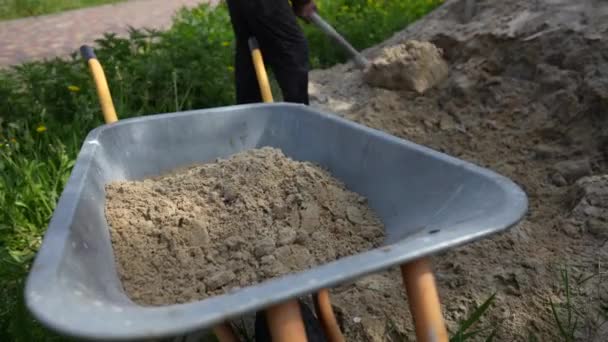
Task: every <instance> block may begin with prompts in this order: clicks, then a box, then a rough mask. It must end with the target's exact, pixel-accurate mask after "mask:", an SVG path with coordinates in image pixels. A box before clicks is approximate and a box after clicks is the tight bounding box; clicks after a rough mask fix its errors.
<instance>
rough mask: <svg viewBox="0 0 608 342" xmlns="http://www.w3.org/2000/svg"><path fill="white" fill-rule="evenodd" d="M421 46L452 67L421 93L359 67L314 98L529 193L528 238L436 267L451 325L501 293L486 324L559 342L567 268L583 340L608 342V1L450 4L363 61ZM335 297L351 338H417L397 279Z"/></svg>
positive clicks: (446, 257) (496, 241) (335, 71)
mask: <svg viewBox="0 0 608 342" xmlns="http://www.w3.org/2000/svg"><path fill="white" fill-rule="evenodd" d="M420 42H422V43H420ZM424 42H427V43H428V44H433V45H435V46H436V47H438V48H439V49H440V50H441V51H442V52H443V58H444V59H445V60H446V61H447V63H448V66H449V68H448V69H449V71H448V76H447V79H445V80H443V81H441V82H438V83H437V84H436V85H435V86H434V87H433V88H431V89H428V90H427V91H426V92H424V94H420V93H419V92H418V91H415V90H412V87H409V86H406V85H405V84H404V87H391V88H393V89H397V90H391V89H386V88H381V87H380V88H379V87H372V86H370V84H369V83H367V82H366V76H365V73H364V72H362V71H360V70H357V69H356V68H355V67H354V65H353V64H350V63H349V64H345V65H339V66H336V67H334V68H331V69H328V70H316V71H314V72H313V73H312V74H311V83H310V91H311V96H312V99H313V100H312V105H313V106H315V107H318V108H322V109H324V110H327V111H330V112H334V113H336V114H338V115H341V116H343V117H346V118H348V119H351V120H354V121H357V122H359V123H362V124H365V125H368V126H371V127H374V128H377V129H380V130H384V131H387V132H389V133H391V134H394V135H396V136H399V137H402V138H405V139H408V140H411V141H414V142H416V143H420V144H423V145H426V146H429V147H432V148H434V149H437V150H440V151H443V152H446V153H448V154H450V155H453V156H456V157H459V158H463V159H465V160H469V161H472V162H474V163H477V164H479V165H482V166H485V167H488V168H491V169H493V170H496V171H498V172H499V173H501V174H503V175H505V176H507V177H509V178H511V179H513V180H514V181H515V182H517V183H518V184H519V185H521V186H522V187H523V189H524V190H525V191H526V192H527V194H528V196H529V199H530V211H529V215H528V216H527V218H526V219H525V220H524V221H523V222H522V223H521V224H520V225H519V226H518V227H517V228H515V229H512V230H511V231H509V232H508V233H506V234H503V235H500V236H496V237H494V238H491V239H487V240H484V241H480V242H477V243H474V244H471V245H469V246H464V247H462V248H458V249H455V250H453V251H449V252H448V253H445V254H443V255H440V256H437V257H436V258H435V259H434V260H435V267H436V275H437V278H438V285H439V287H440V295H441V299H442V302H443V304H444V308H445V312H446V318H447V320H448V326H449V328H450V329H451V331H454V329H455V327H456V326H457V324H458V321H459V320H461V319H464V318H466V317H467V315H468V314H470V313H471V311H472V309H473V306H474V305H475V304H477V305H479V304H481V303H482V302H483V301H484V300H485V299H487V298H488V297H489V296H490V295H491V294H492V293H494V292H496V293H497V297H496V302H495V305H494V306H493V308H492V309H491V310H490V312H489V314H488V316H487V317H486V318H485V319H484V320H483V321H482V324H485V325H487V326H490V325H491V326H493V327H496V328H497V329H498V332H497V336H496V340H499V341H516V340H517V341H519V340H528V337H529V335H530V334H534V335H535V336H536V337H537V338H538V340H539V341H549V340H551V341H553V340H558V339H559V338H558V334H559V329H558V328H557V325H556V322H555V319H554V317H553V315H552V312H551V308H550V305H549V303H550V300H552V301H553V302H555V303H563V302H564V300H565V296H564V293H563V290H562V281H561V278H560V273H559V271H560V268H561V267H563V266H568V267H569V269H570V274H571V276H572V277H573V279H579V280H580V279H587V280H586V281H585V282H584V283H580V284H579V283H577V282H576V281H574V280H572V282H571V284H575V285H572V286H575V287H576V288H575V289H574V290H573V292H572V293H574V294H573V299H572V300H573V302H574V303H575V305H576V308H577V310H578V311H579V312H580V317H579V319H580V321H579V329H577V332H576V337H577V339H579V340H584V341H605V340H608V334H607V331H606V330H605V329H606V327H607V326H608V324H604V326H603V327H604V328H598V327H599V326H600V324H601V323H602V322H601V318H598V317H602V316H601V315H599V314H598V312H600V310H601V306H602V305H604V307H605V305H606V304H607V301H608V299H607V298H606V296H605V294H606V293H608V284H607V282H606V281H605V280H603V281H602V277H601V274H602V272H605V268H603V269H602V268H601V267H603V266H601V267H599V268H598V265H606V264H607V263H608V246H607V244H606V238H605V235H604V234H605V229H606V228H605V227H606V226H608V216H607V215H608V213H607V211H606V210H605V208H604V206H603V204H602V205H600V204H599V203H600V202H601V201H605V199H604V197H605V196H604V195H601V196H600V195H598V194H603V193H604V191H605V184H604V183H605V182H604V180H605V176H602V175H605V174H607V173H608V163H607V158H608V54H607V51H608V2H605V1H576V2H572V1H560V0H538V1H527V0H506V1H497V0H496V1H490V0H486V1H481V0H479V1H467V0H462V1H446V3H445V4H444V5H442V6H441V7H440V8H438V9H437V10H436V11H434V12H433V13H431V14H430V15H428V16H427V17H426V18H424V19H422V20H420V21H419V22H417V23H415V24H414V25H412V26H410V27H409V28H408V29H406V30H404V31H402V32H399V33H398V34H396V35H395V36H394V37H392V38H391V39H389V40H387V41H386V42H384V43H382V44H380V45H379V46H376V47H373V48H371V49H369V50H368V51H365V52H364V53H365V55H366V57H367V58H368V59H370V60H383V59H389V60H391V59H393V58H394V56H396V54H392V55H391V54H390V51H394V50H398V51H399V50H401V49H403V46H408V45H410V46H412V44H423V43H424ZM387 53H389V55H386V54H387ZM405 55H406V54H403V56H405ZM405 63H406V62H403V64H405ZM394 72H397V73H398V71H394ZM388 74H389V75H388V76H387V77H388V78H390V73H388ZM385 78H386V77H385ZM408 82H409V81H407V82H405V83H408ZM409 83H412V82H409ZM581 177H591V178H586V179H583V180H580V178H581ZM598 177H599V178H598ZM600 180H601V181H600ZM413 181H415V180H413ZM602 184H603V185H602ZM581 189H583V190H581ZM602 189H604V190H602ZM573 193H577V194H581V193H582V194H583V195H580V196H578V197H577V196H574V197H573V195H572V194H573ZM584 194H586V195H584ZM581 196H582V197H581ZM602 196H603V197H602ZM599 199H601V201H600V200H599ZM598 201H599V202H598ZM594 203H595V204H594ZM602 203H603V202H602ZM573 208H578V209H574V211H573ZM581 213H583V214H584V215H585V216H581V215H583V214H581ZM333 293H334V299H335V300H334V301H335V306H336V311H337V312H339V313H340V317H341V320H342V324H343V328H344V329H345V331H346V332H347V336H348V337H349V339H348V340H351V341H386V340H389V339H392V340H398V339H399V340H414V336H415V335H414V333H413V325H412V322H411V319H410V316H409V313H408V308H407V303H406V299H405V298H404V294H403V290H402V285H401V279H400V274H399V272H398V270H394V271H392V272H386V273H382V274H377V275H373V276H370V277H366V278H364V279H361V280H359V281H358V282H356V283H355V284H354V285H345V286H342V287H340V288H337V289H334V291H333ZM561 313H562V311H561V310H560V314H561ZM355 318H356V319H355ZM602 329H604V330H602Z"/></svg>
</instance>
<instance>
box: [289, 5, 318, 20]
mask: <svg viewBox="0 0 608 342" xmlns="http://www.w3.org/2000/svg"><path fill="white" fill-rule="evenodd" d="M293 9H294V12H295V13H296V15H297V16H298V17H300V18H302V19H304V20H306V21H310V17H312V15H313V14H314V13H315V12H316V11H317V5H316V4H315V2H314V0H310V1H308V2H307V3H302V4H294V6H293Z"/></svg>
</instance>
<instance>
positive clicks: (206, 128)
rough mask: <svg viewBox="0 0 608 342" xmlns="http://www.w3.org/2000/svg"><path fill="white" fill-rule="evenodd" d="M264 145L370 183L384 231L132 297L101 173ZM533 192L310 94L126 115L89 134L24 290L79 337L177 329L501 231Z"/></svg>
mask: <svg viewBox="0 0 608 342" xmlns="http://www.w3.org/2000/svg"><path fill="white" fill-rule="evenodd" d="M263 146H272V147H277V148H280V149H282V150H283V152H284V153H285V154H286V155H287V156H289V157H291V158H293V159H295V160H301V161H303V160H306V161H311V162H316V163H318V164H320V165H321V166H323V167H325V168H327V169H328V170H329V171H330V172H331V173H332V174H333V175H334V176H335V177H337V178H338V179H340V180H342V181H343V182H344V183H345V184H346V185H347V186H348V187H349V188H350V189H351V190H353V191H356V192H358V193H360V194H362V195H364V196H366V197H367V198H368V200H369V205H370V206H371V208H372V209H373V210H375V211H376V213H377V214H378V215H379V216H380V218H381V219H382V221H383V223H384V225H385V233H386V240H385V243H384V245H383V246H382V247H380V248H377V249H374V250H370V251H367V252H364V253H361V254H358V255H354V256H350V257H346V258H342V259H339V260H337V261H334V262H331V263H327V264H324V265H321V266H318V267H315V268H312V269H310V270H307V271H303V272H300V273H296V274H291V275H288V276H284V277H281V278H276V279H272V280H269V281H266V282H263V283H260V284H257V285H255V286H250V287H246V288H243V289H240V290H238V291H236V292H233V293H229V294H225V295H221V296H216V297H211V298H208V299H205V300H202V301H198V302H192V303H187V304H178V305H170V306H163V307H142V306H139V305H137V304H135V303H133V302H132V301H131V300H130V299H129V298H128V297H127V296H126V294H125V293H124V291H123V290H122V287H121V283H120V280H119V278H118V275H117V271H116V269H115V264H114V256H113V252H112V245H111V241H110V235H109V227H108V223H107V221H106V218H105V212H104V206H105V190H104V186H105V185H106V184H107V183H109V182H112V181H115V180H125V179H128V180H133V179H142V178H144V177H149V176H156V175H159V174H161V173H164V172H167V171H170V170H172V169H174V168H176V167H180V166H185V165H190V164H193V163H201V162H208V161H212V160H214V159H215V158H218V157H227V156H229V155H231V154H234V153H237V152H240V151H243V150H246V149H251V148H258V147H263ZM527 205H528V202H527V197H526V195H525V194H524V192H523V191H522V190H521V189H520V188H519V187H517V186H516V185H515V184H514V183H513V182H511V181H510V180H508V179H506V178H504V177H502V176H500V175H498V174H496V173H494V172H491V171H489V170H486V169H483V168H480V167H477V166H475V165H472V164H470V163H467V162H465V161H462V160H459V159H455V158H452V157H450V156H447V155H445V154H442V153H438V152H436V151H433V150H431V149H429V148H425V147H422V146H419V145H416V144H413V143H411V142H408V141H405V140H402V139H398V138H396V137H393V136H390V135H388V134H386V133H383V132H381V131H377V130H373V129H370V128H367V127H365V126H362V125H359V124H356V123H354V122H351V121H348V120H345V119H342V118H339V117H337V116H335V115H330V114H325V113H322V112H319V111H316V110H314V109H312V108H310V107H306V106H303V105H297V104H284V103H283V104H254V105H243V106H233V107H224V108H216V109H208V110H199V111H189V112H181V113H172V114H162V115H153V116H146V117H140V118H133V119H127V120H122V121H120V122H116V123H113V124H110V125H105V126H102V127H99V128H96V129H95V130H93V131H92V132H90V133H89V135H88V137H87V138H86V140H85V142H84V144H83V146H82V150H81V151H80V154H79V156H78V159H77V162H76V165H75V166H74V169H73V171H72V174H71V177H70V179H69V181H68V183H67V185H66V187H65V189H64V191H63V193H62V196H61V198H60V200H59V202H58V204H57V207H56V210H55V213H54V215H53V217H52V220H51V222H50V226H49V227H48V230H47V232H46V235H45V237H44V241H43V244H42V247H41V249H40V251H39V252H38V255H37V257H36V260H35V263H34V265H33V267H32V269H31V272H30V274H29V278H28V281H27V286H26V293H25V295H26V302H27V306H28V308H29V309H30V311H31V312H32V313H33V314H34V316H35V317H36V318H37V319H38V320H40V321H41V322H42V323H43V324H44V325H46V326H48V327H50V328H52V329H54V330H56V331H58V332H60V333H62V334H66V335H70V336H74V337H78V338H84V339H103V340H133V339H147V338H159V337H168V336H176V335H180V334H184V333H189V332H192V331H196V330H199V329H205V328H209V327H211V326H212V325H214V324H216V323H220V322H222V321H225V320H227V319H230V318H235V317H238V316H240V315H242V314H245V313H249V312H253V311H256V310H260V309H263V308H265V307H268V306H269V305H273V304H275V303H279V302H283V301H285V300H287V299H290V298H293V297H295V296H299V295H304V294H310V293H312V292H314V291H316V290H318V289H321V288H329V287H331V286H333V285H336V284H340V283H344V282H346V281H349V280H353V279H355V278H358V277H361V276H364V275H367V274H370V273H375V272H379V271H383V270H386V269H388V268H391V267H393V266H396V265H399V264H403V263H405V262H408V261H411V260H415V259H418V258H422V257H425V256H428V255H431V254H434V253H437V252H439V251H442V250H445V249H449V248H452V247H455V246H458V245H462V244H465V243H468V242H471V241H474V240H476V239H479V238H482V237H486V236H488V235H490V234H493V233H497V232H500V231H503V230H505V229H507V228H509V227H512V226H513V225H515V224H516V223H517V222H518V221H519V220H520V219H521V218H522V217H523V215H524V214H525V212H526V210H527ZM404 310H405V307H404Z"/></svg>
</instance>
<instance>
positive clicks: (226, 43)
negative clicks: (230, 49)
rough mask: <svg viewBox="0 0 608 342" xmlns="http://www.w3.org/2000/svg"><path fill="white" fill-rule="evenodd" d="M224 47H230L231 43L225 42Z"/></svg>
mask: <svg viewBox="0 0 608 342" xmlns="http://www.w3.org/2000/svg"><path fill="white" fill-rule="evenodd" d="M222 46H230V42H223V43H222Z"/></svg>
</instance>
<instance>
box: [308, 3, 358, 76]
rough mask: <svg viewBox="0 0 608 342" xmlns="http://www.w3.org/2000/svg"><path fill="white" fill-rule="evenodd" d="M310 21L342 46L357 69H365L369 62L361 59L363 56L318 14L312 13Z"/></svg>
mask: <svg viewBox="0 0 608 342" xmlns="http://www.w3.org/2000/svg"><path fill="white" fill-rule="evenodd" d="M310 20H311V21H312V22H313V23H314V24H315V25H316V26H317V27H319V28H320V29H321V31H323V32H324V33H325V34H327V35H328V36H329V37H330V38H332V39H333V40H335V41H336V42H337V43H338V44H339V45H340V46H342V47H343V48H344V49H345V50H346V51H348V53H349V54H350V55H351V57H352V58H353V59H354V61H355V64H356V65H357V66H358V67H359V68H361V69H365V67H367V65H368V64H369V61H368V60H367V59H366V58H365V57H363V55H362V54H361V53H359V51H357V50H355V48H354V47H353V46H352V45H350V43H349V42H348V41H347V40H346V39H344V37H342V35H340V33H338V31H336V30H335V29H334V28H333V27H332V26H331V25H330V24H329V23H327V22H326V21H325V20H324V19H323V18H321V16H320V15H319V14H318V13H316V12H314V13H313V14H312V15H311V16H310Z"/></svg>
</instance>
